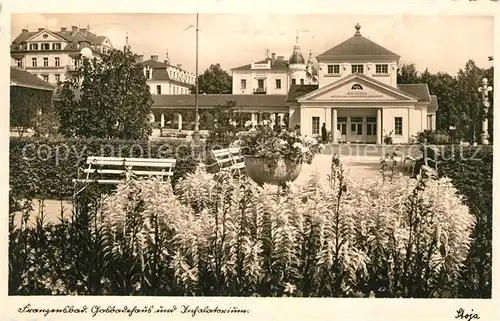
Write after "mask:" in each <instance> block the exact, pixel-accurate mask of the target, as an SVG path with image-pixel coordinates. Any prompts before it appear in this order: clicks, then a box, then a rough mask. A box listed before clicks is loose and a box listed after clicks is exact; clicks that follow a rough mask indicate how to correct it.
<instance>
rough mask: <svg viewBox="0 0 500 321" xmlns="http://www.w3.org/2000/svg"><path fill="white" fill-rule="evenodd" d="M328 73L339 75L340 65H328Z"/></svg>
mask: <svg viewBox="0 0 500 321" xmlns="http://www.w3.org/2000/svg"><path fill="white" fill-rule="evenodd" d="M328 73H329V74H339V73H340V65H328Z"/></svg>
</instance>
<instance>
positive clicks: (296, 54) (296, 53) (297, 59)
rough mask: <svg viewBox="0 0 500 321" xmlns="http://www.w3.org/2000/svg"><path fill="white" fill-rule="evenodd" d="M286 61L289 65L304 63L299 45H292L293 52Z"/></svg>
mask: <svg viewBox="0 0 500 321" xmlns="http://www.w3.org/2000/svg"><path fill="white" fill-rule="evenodd" d="M288 63H289V64H290V65H291V64H305V63H306V60H305V59H304V56H302V53H301V52H300V46H299V45H295V46H293V53H292V55H291V56H290V59H288Z"/></svg>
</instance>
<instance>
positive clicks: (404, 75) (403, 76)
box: [397, 64, 420, 84]
mask: <svg viewBox="0 0 500 321" xmlns="http://www.w3.org/2000/svg"><path fill="white" fill-rule="evenodd" d="M397 82H398V84H417V83H419V82H420V77H419V76H418V72H417V68H416V67H415V64H404V65H402V66H401V68H399V69H398V79H397Z"/></svg>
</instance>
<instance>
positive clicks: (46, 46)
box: [42, 43, 50, 50]
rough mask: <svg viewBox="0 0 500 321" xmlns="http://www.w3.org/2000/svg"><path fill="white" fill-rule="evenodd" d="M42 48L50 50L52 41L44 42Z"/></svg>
mask: <svg viewBox="0 0 500 321" xmlns="http://www.w3.org/2000/svg"><path fill="white" fill-rule="evenodd" d="M42 50H50V43H42Z"/></svg>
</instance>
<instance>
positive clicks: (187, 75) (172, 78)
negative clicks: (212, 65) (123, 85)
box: [139, 53, 196, 95]
mask: <svg viewBox="0 0 500 321" xmlns="http://www.w3.org/2000/svg"><path fill="white" fill-rule="evenodd" d="M139 62H140V64H141V66H142V67H143V72H144V76H145V77H146V81H147V84H148V85H149V88H150V92H151V94H152V95H187V94H190V92H191V88H192V87H193V86H194V85H195V80H196V76H195V74H194V73H191V72H188V71H186V70H184V69H182V65H179V64H178V65H176V66H174V65H172V64H171V63H170V59H169V58H168V53H167V54H166V59H165V60H163V61H159V60H158V56H157V55H152V56H151V58H150V59H149V60H146V61H143V56H139Z"/></svg>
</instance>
